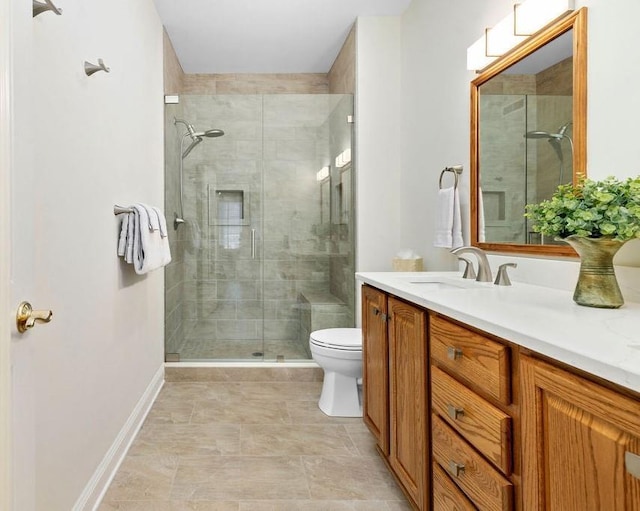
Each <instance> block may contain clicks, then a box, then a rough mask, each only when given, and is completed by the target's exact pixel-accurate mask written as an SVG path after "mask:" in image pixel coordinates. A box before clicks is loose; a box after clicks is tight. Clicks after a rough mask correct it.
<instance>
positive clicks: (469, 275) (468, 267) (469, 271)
mask: <svg viewBox="0 0 640 511" xmlns="http://www.w3.org/2000/svg"><path fill="white" fill-rule="evenodd" d="M458 259H460V260H461V261H464V263H465V267H464V273H463V274H462V278H463V279H475V278H476V276H477V275H476V270H475V269H474V267H473V263H472V262H471V261H469V259H467V258H466V257H461V256H458Z"/></svg>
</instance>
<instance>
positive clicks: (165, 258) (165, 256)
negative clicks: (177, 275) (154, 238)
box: [152, 206, 171, 266]
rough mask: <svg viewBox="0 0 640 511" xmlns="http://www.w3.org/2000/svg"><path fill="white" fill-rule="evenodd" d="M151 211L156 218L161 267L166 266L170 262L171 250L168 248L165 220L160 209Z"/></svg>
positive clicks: (154, 208) (155, 208)
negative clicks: (160, 247)
mask: <svg viewBox="0 0 640 511" xmlns="http://www.w3.org/2000/svg"><path fill="white" fill-rule="evenodd" d="M152 209H153V211H154V213H155V214H156V216H157V218H158V225H159V230H158V232H159V234H160V239H161V241H162V266H166V265H167V264H169V263H170V262H171V250H170V248H169V235H168V231H167V219H166V218H165V216H164V214H163V213H162V211H160V209H158V208H157V207H155V206H153V208H152Z"/></svg>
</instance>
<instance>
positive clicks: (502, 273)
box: [494, 263, 518, 286]
mask: <svg viewBox="0 0 640 511" xmlns="http://www.w3.org/2000/svg"><path fill="white" fill-rule="evenodd" d="M517 267H518V265H517V264H516V263H504V264H501V265H500V266H498V275H496V280H495V282H494V284H495V285H496V286H510V285H511V279H509V274H508V273H507V268H517Z"/></svg>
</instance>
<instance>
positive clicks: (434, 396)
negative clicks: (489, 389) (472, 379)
mask: <svg viewBox="0 0 640 511" xmlns="http://www.w3.org/2000/svg"><path fill="white" fill-rule="evenodd" d="M431 401H432V405H433V411H434V412H435V413H437V414H439V415H440V416H441V417H442V418H443V419H444V420H445V421H446V422H447V423H448V424H449V425H450V426H452V427H453V428H454V429H455V430H456V431H457V432H458V433H460V434H461V435H462V436H463V437H464V438H465V439H466V440H467V441H468V442H469V443H471V444H472V445H473V446H474V447H475V448H476V449H478V450H479V451H480V452H481V453H482V454H484V455H485V456H486V457H487V458H488V459H489V460H491V461H492V462H493V463H495V464H496V466H497V467H499V468H500V469H501V470H502V471H503V472H504V473H505V474H506V475H509V474H510V473H511V417H509V416H508V415H507V414H505V413H504V412H502V411H501V410H499V409H498V408H496V407H495V406H493V405H492V404H490V403H489V402H488V401H485V400H484V399H482V398H481V397H480V396H478V394H476V393H475V392H472V391H471V390H469V389H468V388H467V387H465V386H464V385H462V384H461V383H459V382H458V381H456V380H455V379H454V378H452V377H451V376H449V375H448V374H447V373H445V372H444V371H442V370H440V369H438V368H437V367H435V366H434V367H432V368H431Z"/></svg>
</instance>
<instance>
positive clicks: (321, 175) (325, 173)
mask: <svg viewBox="0 0 640 511" xmlns="http://www.w3.org/2000/svg"><path fill="white" fill-rule="evenodd" d="M328 177H329V167H322V168H321V169H320V170H319V171H318V172H316V181H318V182H321V181H324V180H325V179H327V178H328Z"/></svg>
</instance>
